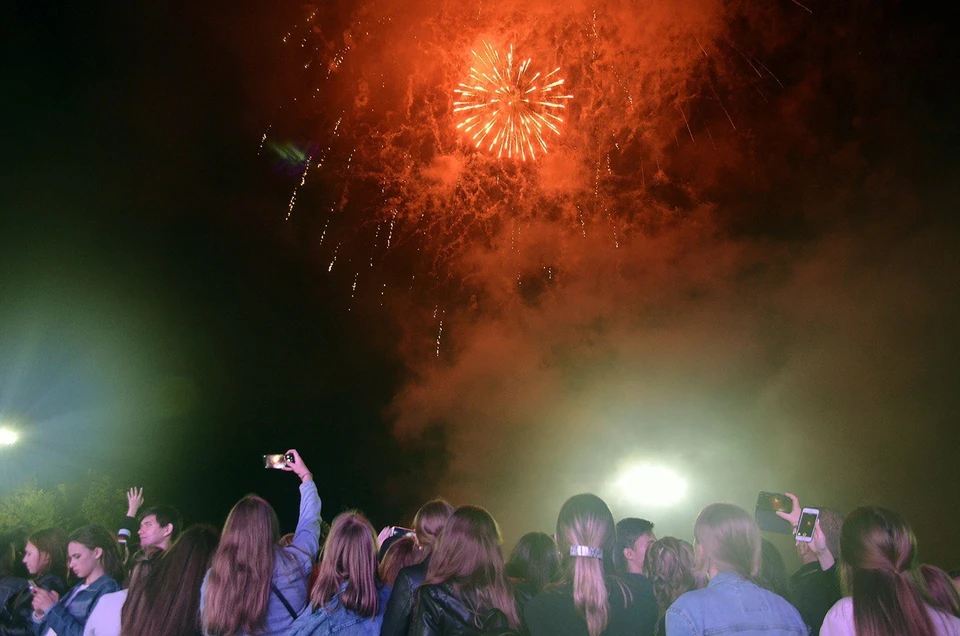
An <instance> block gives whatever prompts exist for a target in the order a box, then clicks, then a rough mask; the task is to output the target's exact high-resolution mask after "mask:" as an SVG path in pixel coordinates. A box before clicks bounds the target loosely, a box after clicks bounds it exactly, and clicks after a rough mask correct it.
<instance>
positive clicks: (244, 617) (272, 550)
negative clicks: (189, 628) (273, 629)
mask: <svg viewBox="0 0 960 636" xmlns="http://www.w3.org/2000/svg"><path fill="white" fill-rule="evenodd" d="M279 528H280V523H279V522H278V521H277V513H276V512H274V510H273V507H272V506H271V505H270V504H269V503H267V502H266V501H265V500H263V499H261V498H260V497H257V496H256V495H247V496H246V497H244V498H243V499H241V500H240V501H238V502H237V503H236V505H235V506H234V507H233V509H232V510H231V511H230V514H229V515H228V516H227V521H226V523H224V524H223V534H222V535H221V537H220V545H219V546H218V547H217V551H216V553H215V554H214V555H213V560H212V562H211V563H210V574H209V576H208V577H207V585H206V588H205V598H204V604H203V615H202V616H201V622H202V625H203V630H204V632H206V633H207V634H210V635H211V636H221V635H228V634H234V633H236V632H238V631H244V632H247V633H248V634H255V633H258V632H260V631H262V629H263V624H264V620H265V618H266V615H267V605H268V604H269V602H270V582H271V580H272V578H273V564H274V560H275V558H276V545H277V539H278V538H279V536H280V529H279Z"/></svg>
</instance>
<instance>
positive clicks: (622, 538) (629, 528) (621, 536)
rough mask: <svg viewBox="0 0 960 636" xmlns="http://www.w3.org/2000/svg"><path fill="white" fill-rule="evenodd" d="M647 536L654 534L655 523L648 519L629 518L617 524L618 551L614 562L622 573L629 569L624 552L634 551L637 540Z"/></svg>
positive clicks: (615, 553)
mask: <svg viewBox="0 0 960 636" xmlns="http://www.w3.org/2000/svg"><path fill="white" fill-rule="evenodd" d="M647 534H653V523H651V522H650V521H647V520H646V519H639V518H637V517H627V518H626V519H621V520H620V521H618V522H617V549H616V551H615V552H614V555H613V560H614V564H615V565H616V566H617V568H619V569H620V571H621V572H622V571H625V570H626V569H627V563H626V557H625V556H623V551H624V550H627V549H630V550H632V549H633V546H634V544H635V543H636V542H637V539H639V538H640V537H642V536H644V535H647Z"/></svg>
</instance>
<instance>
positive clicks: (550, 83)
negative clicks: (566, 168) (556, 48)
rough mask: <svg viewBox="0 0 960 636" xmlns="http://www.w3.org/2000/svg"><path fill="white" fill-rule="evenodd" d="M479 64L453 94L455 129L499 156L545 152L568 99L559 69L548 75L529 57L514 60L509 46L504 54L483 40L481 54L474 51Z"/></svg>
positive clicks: (533, 156)
mask: <svg viewBox="0 0 960 636" xmlns="http://www.w3.org/2000/svg"><path fill="white" fill-rule="evenodd" d="M472 53H473V56H474V58H476V61H477V65H476V66H474V67H472V68H471V69H470V77H469V79H468V80H467V81H466V82H465V83H461V84H460V85H459V88H457V89H456V90H455V91H454V92H455V93H456V94H457V95H458V96H459V99H458V101H455V102H454V103H453V107H454V108H453V112H455V113H461V114H462V115H461V116H462V117H463V119H462V120H461V121H460V122H459V123H458V124H457V128H458V129H460V130H461V131H463V132H464V134H466V135H468V137H469V139H470V140H471V141H472V142H473V143H474V144H475V145H476V147H477V148H486V149H487V150H488V151H491V152H494V151H495V152H496V153H497V158H503V157H504V156H505V157H507V158H508V159H513V158H519V159H520V160H522V161H526V160H527V159H536V156H537V152H541V153H546V152H547V142H546V140H545V139H544V136H545V135H549V134H554V135H558V136H559V135H560V128H559V125H560V124H562V123H563V118H562V117H561V116H560V113H562V111H563V109H564V108H566V100H569V99H571V98H572V97H573V96H572V95H562V94H561V92H562V90H563V81H564V80H563V79H562V78H560V77H558V76H557V73H559V72H560V69H559V67H558V68H555V69H554V70H552V71H550V72H549V73H547V74H546V75H543V74H541V73H540V72H535V73H534V72H531V71H530V62H531V60H530V58H527V59H526V60H524V61H522V62H520V63H519V64H515V60H514V57H513V45H510V49H509V51H508V52H507V54H506V56H501V55H500V53H499V52H498V51H497V50H496V49H495V48H493V47H492V46H491V45H490V44H488V43H487V42H484V43H483V54H482V55H481V54H478V53H477V52H476V51H472Z"/></svg>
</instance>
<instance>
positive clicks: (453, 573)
mask: <svg viewBox="0 0 960 636" xmlns="http://www.w3.org/2000/svg"><path fill="white" fill-rule="evenodd" d="M505 569H506V568H505V565H504V562H503V551H502V550H501V548H500V529H499V528H498V527H497V522H496V521H494V520H493V517H491V516H490V513H488V512H487V511H486V510H484V509H483V508H479V507H477V506H461V507H459V508H457V509H456V510H454V511H453V514H452V515H451V516H450V518H449V519H448V520H447V524H446V526H444V528H443V533H442V534H441V535H440V540H439V541H437V545H436V548H435V549H434V552H433V555H432V557H431V558H430V567H429V568H427V577H426V579H424V581H423V585H422V586H420V589H419V590H418V591H417V599H418V602H417V607H416V610H415V611H414V614H413V621H412V623H411V626H410V636H443V635H445V634H446V635H450V634H456V635H457V636H471V635H478V634H480V633H481V631H482V630H483V629H485V628H491V627H509V628H511V629H516V628H518V627H519V624H520V620H519V617H518V615H517V607H516V603H515V601H514V599H513V592H512V591H511V589H510V586H509V584H508V583H507V577H506V574H505Z"/></svg>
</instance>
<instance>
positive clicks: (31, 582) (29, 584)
mask: <svg viewBox="0 0 960 636" xmlns="http://www.w3.org/2000/svg"><path fill="white" fill-rule="evenodd" d="M27 587H29V588H30V591H31V592H32V591H33V590H35V589H37V582H36V581H34V580H33V579H30V580H29V581H27Z"/></svg>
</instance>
